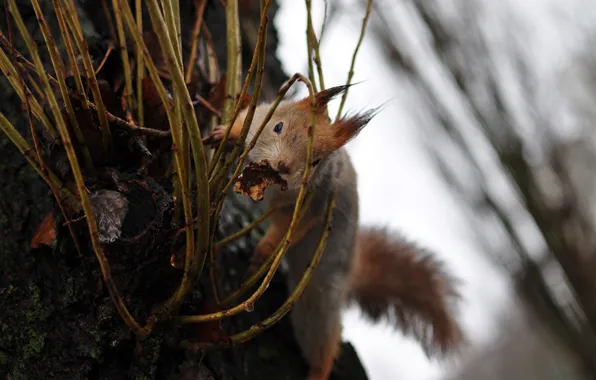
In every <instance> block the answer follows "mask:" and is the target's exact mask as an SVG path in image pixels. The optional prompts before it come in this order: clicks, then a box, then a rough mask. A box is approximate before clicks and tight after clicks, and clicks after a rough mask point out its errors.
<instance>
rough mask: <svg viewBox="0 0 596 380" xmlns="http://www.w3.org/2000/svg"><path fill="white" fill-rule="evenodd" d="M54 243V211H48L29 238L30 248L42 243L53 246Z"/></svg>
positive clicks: (37, 246)
mask: <svg viewBox="0 0 596 380" xmlns="http://www.w3.org/2000/svg"><path fill="white" fill-rule="evenodd" d="M55 243H56V219H55V218H54V212H50V213H49V214H48V215H46V216H45V218H43V220H42V221H41V223H40V225H39V227H37V230H35V234H34V235H33V238H32V239H31V244H30V246H31V248H32V249H34V248H39V247H41V246H42V245H47V246H50V247H53V246H54V244H55Z"/></svg>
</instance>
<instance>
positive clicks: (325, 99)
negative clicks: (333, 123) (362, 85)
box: [300, 83, 357, 113]
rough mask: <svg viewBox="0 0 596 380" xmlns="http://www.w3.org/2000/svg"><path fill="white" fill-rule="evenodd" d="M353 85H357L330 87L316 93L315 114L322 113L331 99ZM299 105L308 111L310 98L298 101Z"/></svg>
mask: <svg viewBox="0 0 596 380" xmlns="http://www.w3.org/2000/svg"><path fill="white" fill-rule="evenodd" d="M355 84H357V83H352V84H346V85H343V86H336V87H331V88H328V89H326V90H324V91H321V92H319V93H317V94H316V95H315V105H316V109H317V113H321V112H322V111H323V109H324V108H325V107H326V106H327V104H328V103H329V102H330V101H331V99H333V98H334V97H336V96H337V95H339V94H341V93H343V92H345V91H346V90H347V89H348V88H349V87H351V86H353V85H355ZM300 103H301V104H302V106H303V107H304V108H305V109H310V96H307V97H306V98H304V99H302V100H301V101H300Z"/></svg>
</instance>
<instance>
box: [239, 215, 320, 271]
mask: <svg viewBox="0 0 596 380" xmlns="http://www.w3.org/2000/svg"><path fill="white" fill-rule="evenodd" d="M293 213H294V209H293V208H283V209H280V210H277V211H275V212H274V213H273V214H272V215H271V224H270V225H269V228H268V229H267V231H266V232H265V236H263V238H262V239H261V240H260V241H259V243H258V244H257V247H256V248H255V251H254V254H253V256H252V258H251V260H250V261H251V271H252V270H254V269H256V268H255V267H257V266H259V265H260V264H261V263H263V262H264V261H265V260H267V258H268V257H269V256H270V255H271V254H273V252H274V251H275V248H276V247H277V246H278V245H279V243H281V241H282V240H283V238H284V236H285V234H286V232H287V231H288V228H289V227H290V223H291V222H292V215H293ZM316 221H317V219H316V218H312V217H309V216H308V215H305V216H304V217H302V218H301V219H300V220H298V222H297V224H296V228H295V229H294V233H293V234H292V241H293V242H297V241H299V240H300V239H302V237H304V235H306V233H307V232H308V231H309V230H310V229H311V228H312V226H313V225H314V224H315V222H316ZM292 245H293V243H292V244H291V245H290V247H291V246H292Z"/></svg>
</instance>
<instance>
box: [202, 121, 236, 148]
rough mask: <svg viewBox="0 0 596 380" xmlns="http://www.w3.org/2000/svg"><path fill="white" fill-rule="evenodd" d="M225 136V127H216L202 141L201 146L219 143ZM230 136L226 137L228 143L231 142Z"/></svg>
mask: <svg viewBox="0 0 596 380" xmlns="http://www.w3.org/2000/svg"><path fill="white" fill-rule="evenodd" d="M225 134H226V126H225V125H218V126H217V127H215V128H214V129H213V131H212V132H211V134H210V135H209V136H207V137H205V138H204V139H203V144H205V145H213V144H216V143H218V142H220V141H221V140H222V139H223V138H224V136H225ZM231 137H232V136H228V141H229V140H231Z"/></svg>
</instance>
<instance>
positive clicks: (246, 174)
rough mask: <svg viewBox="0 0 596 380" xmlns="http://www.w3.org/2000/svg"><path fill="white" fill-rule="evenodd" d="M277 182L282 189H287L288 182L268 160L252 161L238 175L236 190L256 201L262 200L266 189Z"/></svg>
mask: <svg viewBox="0 0 596 380" xmlns="http://www.w3.org/2000/svg"><path fill="white" fill-rule="evenodd" d="M275 184H278V185H280V186H281V189H282V190H286V189H287V187H288V183H287V182H286V181H285V180H283V179H282V178H281V177H280V176H279V173H277V172H276V171H275V170H273V169H272V168H271V166H269V164H268V163H267V162H265V161H259V162H252V163H250V164H248V165H246V167H245V168H244V171H243V172H242V174H241V175H240V177H238V180H237V181H236V183H235V184H234V191H235V192H237V193H239V194H242V195H248V196H249V197H251V198H252V199H253V200H255V201H260V200H262V199H263V197H264V196H265V189H266V188H267V187H269V186H271V185H275Z"/></svg>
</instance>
